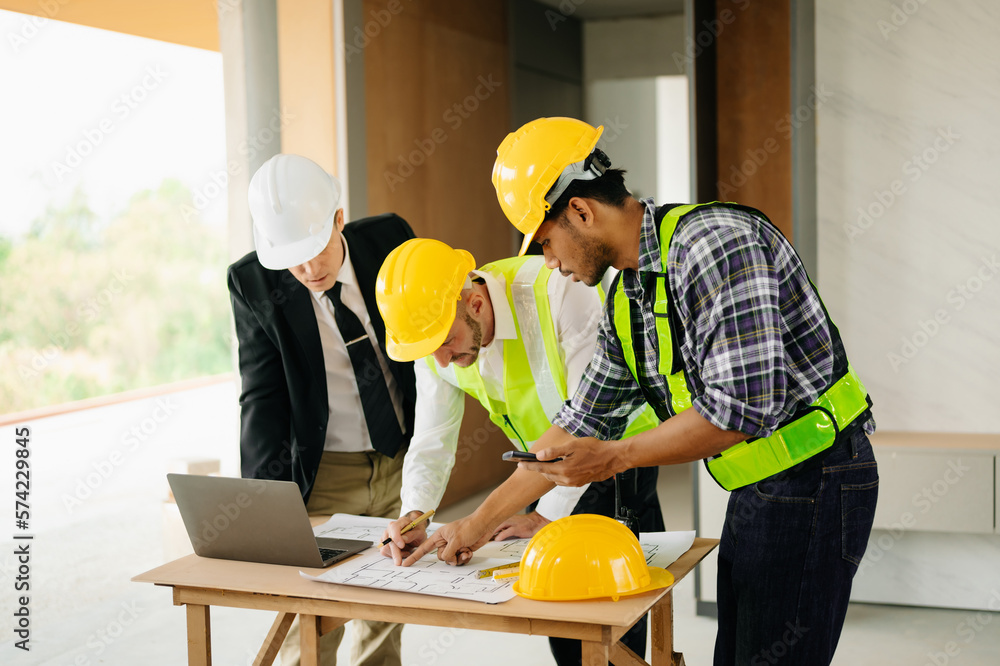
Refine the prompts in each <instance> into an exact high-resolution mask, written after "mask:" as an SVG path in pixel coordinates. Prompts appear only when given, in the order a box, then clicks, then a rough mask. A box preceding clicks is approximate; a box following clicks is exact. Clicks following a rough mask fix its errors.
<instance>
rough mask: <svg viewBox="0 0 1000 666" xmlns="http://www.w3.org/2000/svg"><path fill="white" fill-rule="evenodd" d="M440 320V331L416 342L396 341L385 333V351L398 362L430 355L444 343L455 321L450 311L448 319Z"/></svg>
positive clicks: (453, 314) (406, 361)
mask: <svg viewBox="0 0 1000 666" xmlns="http://www.w3.org/2000/svg"><path fill="white" fill-rule="evenodd" d="M442 322H443V323H444V324H445V326H444V329H443V330H442V331H441V332H440V333H435V334H434V335H432V336H430V337H428V338H424V339H423V340H419V341H417V342H398V341H396V340H394V339H393V338H392V337H391V336H390V335H388V333H387V334H386V336H385V352H386V353H387V354H388V355H389V358H391V359H392V360H393V361H399V362H400V363H409V362H410V361H416V360H417V359H421V358H423V357H425V356H430V355H431V354H433V353H434V352H436V351H437V350H438V347H440V346H441V345H442V344H443V343H444V339H445V338H447V337H448V331H450V330H451V325H452V324H453V323H455V313H454V312H452V314H451V319H450V320H447V321H445V320H442Z"/></svg>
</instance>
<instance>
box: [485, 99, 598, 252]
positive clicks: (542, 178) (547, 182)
mask: <svg viewBox="0 0 1000 666" xmlns="http://www.w3.org/2000/svg"><path fill="white" fill-rule="evenodd" d="M603 131H604V126H603V125H602V126H600V127H597V128H594V127H592V126H590V125H588V124H587V123H585V122H583V121H582V120H577V119H575V118H539V119H537V120H532V121H531V122H530V123H528V124H526V125H524V126H523V127H521V129H519V130H517V131H515V132H511V133H510V134H508V135H507V138H506V139H504V140H503V143H501V144H500V147H499V148H497V161H496V162H495V163H494V164H493V187H494V188H495V189H496V191H497V199H498V200H499V201H500V208H502V209H503V212H504V215H506V216H507V219H508V220H510V223H511V224H513V225H514V226H515V227H517V230H518V231H520V232H521V233H522V234H524V243H523V244H522V245H521V251H520V252H519V253H518V255H519V256H520V255H523V254H524V253H525V252H526V251H527V250H528V245H530V244H531V240H532V238H534V236H535V232H536V231H538V227H540V226H542V221H543V220H544V219H545V212H546V211H548V210H549V209H550V208H552V204H554V203H555V202H556V200H558V199H559V196H560V195H561V194H562V193H563V192H564V191H566V187H567V186H568V185H569V184H570V183H571V182H573V181H574V180H580V179H586V180H589V179H592V178H596V177H598V176H599V175H601V174H602V173H604V169H603V168H601V167H602V166H606V165H602V164H600V163H596V164H591V163H589V162H590V161H589V160H587V158H588V157H590V154H591V153H592V152H593V151H594V148H595V147H596V146H597V140H598V139H599V138H601V132H603Z"/></svg>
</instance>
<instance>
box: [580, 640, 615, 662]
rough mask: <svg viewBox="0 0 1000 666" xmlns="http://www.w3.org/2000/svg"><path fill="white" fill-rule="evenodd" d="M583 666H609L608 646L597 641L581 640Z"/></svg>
mask: <svg viewBox="0 0 1000 666" xmlns="http://www.w3.org/2000/svg"><path fill="white" fill-rule="evenodd" d="M580 651H581V655H580V656H581V657H582V659H581V666H608V656H609V655H608V646H607V645H603V644H601V643H598V642H597V641H580Z"/></svg>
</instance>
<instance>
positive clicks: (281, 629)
mask: <svg viewBox="0 0 1000 666" xmlns="http://www.w3.org/2000/svg"><path fill="white" fill-rule="evenodd" d="M294 619H295V613H278V617H277V618H276V619H275V620H274V624H272V625H271V630H270V631H269V632H267V638H265V639H264V644H263V645H261V646H260V652H258V653H257V658H256V659H254V660H253V666H271V664H273V663H274V658H275V657H277V656H278V650H280V649H281V644H282V643H283V642H284V641H285V636H287V635H288V628H289V627H290V626H292V620H294Z"/></svg>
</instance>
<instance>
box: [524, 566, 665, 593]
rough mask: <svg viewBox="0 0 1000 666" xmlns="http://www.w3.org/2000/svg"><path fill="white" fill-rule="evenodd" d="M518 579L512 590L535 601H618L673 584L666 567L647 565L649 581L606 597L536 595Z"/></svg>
mask: <svg viewBox="0 0 1000 666" xmlns="http://www.w3.org/2000/svg"><path fill="white" fill-rule="evenodd" d="M520 582H521V581H520V580H517V581H514V586H513V588H512V589H513V590H514V593H515V594H516V595H518V596H519V597H524V598H525V599H534V600H535V601H586V600H588V599H595V600H596V599H612V600H613V601H618V599H620V598H621V597H632V596H635V595H637V594H644V593H646V592H652V591H653V590H659V589H662V588H664V587H670V586H671V585H673V584H674V575H673V574H672V573H670V572H669V571H667V570H666V569H661V568H660V567H649V583H648V584H646V585H643V586H642V587H640V588H639V589H637V590H631V591H629V592H622V593H621V594H619V595H618V596H607V597H592V596H589V595H586V594H582V595H572V596H551V597H544V598H543V597H538V596H534V595H529V594H525V593H524V592H523V591H522V590H521V588H520V585H519V583H520Z"/></svg>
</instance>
